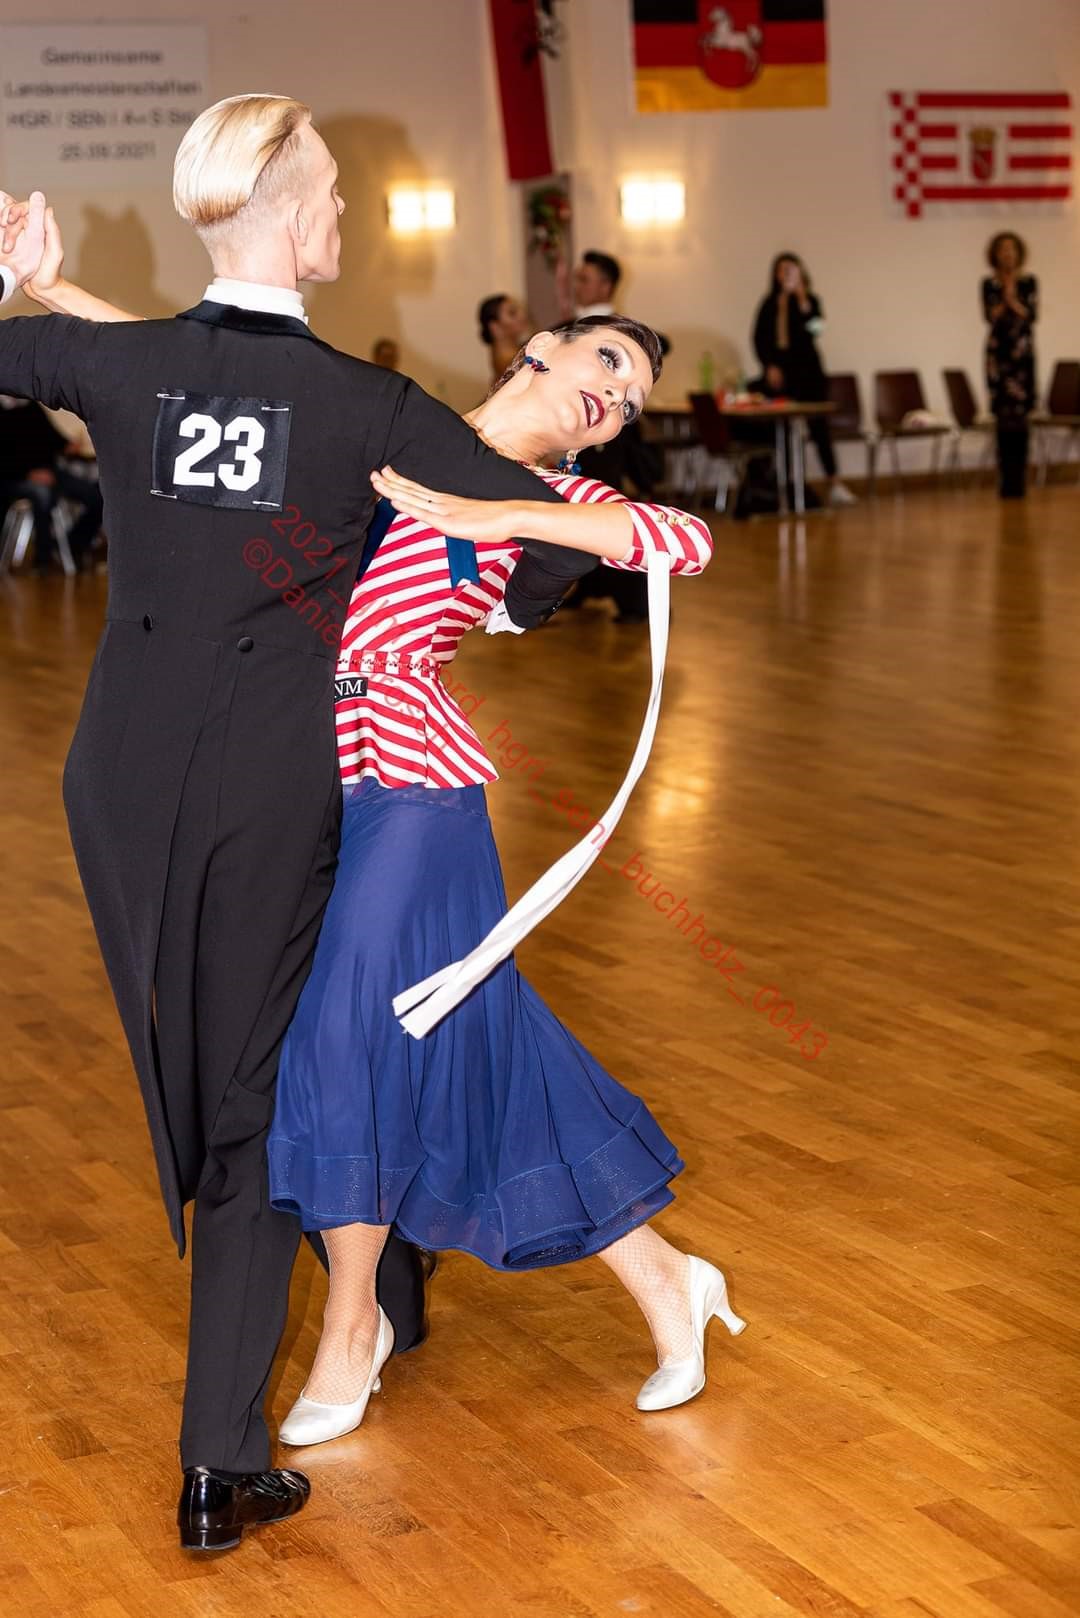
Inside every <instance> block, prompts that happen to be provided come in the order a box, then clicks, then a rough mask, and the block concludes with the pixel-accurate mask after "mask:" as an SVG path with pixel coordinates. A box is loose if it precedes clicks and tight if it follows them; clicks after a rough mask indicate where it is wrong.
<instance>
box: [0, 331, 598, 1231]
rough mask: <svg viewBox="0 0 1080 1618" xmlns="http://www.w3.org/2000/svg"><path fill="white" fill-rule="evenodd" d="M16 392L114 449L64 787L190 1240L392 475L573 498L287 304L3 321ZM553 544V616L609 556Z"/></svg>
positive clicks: (263, 1029) (308, 827)
mask: <svg viewBox="0 0 1080 1618" xmlns="http://www.w3.org/2000/svg"><path fill="white" fill-rule="evenodd" d="M0 390H2V391H4V392H7V393H14V394H22V395H25V396H27V397H31V398H36V399H40V400H42V401H43V402H44V403H46V404H48V405H50V406H54V407H61V406H62V407H64V408H66V409H69V410H73V411H74V412H75V413H76V414H77V415H79V416H81V417H82V418H83V420H84V421H85V422H86V423H87V425H88V426H89V429H90V432H91V435H92V437H93V441H94V444H95V447H96V449H97V453H98V459H99V464H100V468H101V484H102V489H103V492H104V496H105V524H106V527H107V530H108V534H109V605H108V612H107V619H106V623H105V626H104V632H103V634H102V637H101V640H100V643H99V645H98V648H97V653H96V656H95V658H94V662H93V667H92V669H91V672H90V679H89V685H88V688H87V692H86V698H85V702H84V705H83V709H82V714H81V717H80V719H79V723H78V728H77V730H76V732H75V736H74V739H73V742H72V745H71V750H70V753H69V755H68V760H67V765H66V769H65V775H64V801H65V805H66V808H67V813H68V819H69V823H70V828H71V836H72V842H73V845H74V849H75V855H76V859H77V862H78V867H79V872H80V875H81V878H82V881H83V885H84V888H85V891H86V896H87V900H88V902H89V906H90V910H91V914H92V916H93V920H94V925H95V927H96V930H97V935H98V939H99V942H100V945H101V950H102V954H103V956H104V959H105V964H106V967H107V970H108V974H109V978H110V981H111V983H112V987H113V990H114V993H115V995H116V1001H117V1005H118V1008H119V1011H120V1016H121V1019H122V1022H123V1026H124V1030H125V1033H126V1035H127V1038H128V1042H129V1044H130V1047H131V1053H132V1057H133V1059H134V1063H135V1068H136V1071H137V1073H138V1077H139V1083H140V1086H141V1088H142V1094H143V1100H144V1102H145V1106H146V1113H147V1118H148V1120H149V1125H150V1135H151V1139H152V1141H153V1146H154V1151H155V1154H156V1157H157V1165H158V1172H159V1175H160V1180H161V1187H162V1192H163V1195H164V1200H165V1205H166V1208H167V1211H168V1215H169V1220H170V1223H171V1226H172V1230H173V1234H174V1236H175V1238H176V1241H177V1243H178V1245H179V1246H180V1249H181V1251H183V1247H184V1241H185V1236H184V1222H183V1214H182V1209H183V1205H184V1203H185V1202H186V1201H188V1200H189V1199H190V1198H191V1197H192V1196H194V1195H195V1193H196V1190H197V1188H198V1185H199V1182H200V1176H201V1175H202V1174H203V1172H204V1165H205V1163H206V1158H207V1142H208V1140H209V1138H210V1133H211V1130H212V1129H213V1126H214V1123H215V1119H216V1118H217V1116H218V1113H219V1109H220V1108H221V1104H222V1100H223V1097H224V1096H225V1093H226V1089H227V1087H228V1086H229V1085H230V1083H231V1082H233V1081H234V1080H235V1081H236V1082H237V1083H238V1084H239V1085H240V1086H241V1088H243V1087H244V1086H245V1085H251V1086H252V1087H253V1088H256V1089H259V1088H261V1087H262V1085H263V1081H262V1080H259V1081H258V1083H257V1084H256V1082H255V1080H254V1079H253V1078H252V1075H254V1074H257V1073H259V1072H260V1071H261V1069H262V1068H263V1067H265V1065H266V1063H267V1061H268V1060H272V1063H273V1065H276V1048H277V1045H278V1044H279V1043H280V1038H281V1036H282V1035H283V1033H284V1030H285V1028H286V1027H287V1025H288V1021H289V1018H290V1016H291V1012H292V1009H293V1007H294V1005H295V1001H296V998H297V996H298V994H299V991H300V988H301V986H302V983H303V979H304V976H305V975H306V971H307V968H308V967H309V966H310V956H311V951H312V949H313V948H314V941H315V935H316V934H317V931H318V921H319V917H320V916H321V906H322V904H324V903H325V899H326V896H327V895H328V892H329V885H330V880H331V877H332V870H333V861H334V855H335V851H336V837H337V829H338V817H339V782H338V765H337V757H336V750H335V735H334V704H333V697H334V683H333V682H334V666H335V659H336V655H337V644H338V637H339V633H340V626H341V623H342V620H343V616H344V605H345V603H346V602H347V601H348V598H349V593H350V587H351V585H352V582H353V575H354V573H355V569H356V565H357V560H358V558H359V556H360V552H361V547H362V543H363V539H364V534H365V530H366V529H367V526H368V522H369V519H370V516H371V512H372V507H373V500H374V495H373V491H372V489H371V485H370V481H369V474H370V472H371V471H372V469H373V468H375V467H379V466H382V465H384V464H385V463H387V462H390V463H392V464H393V465H394V467H395V468H396V469H397V470H398V471H400V472H402V473H403V474H405V475H407V476H409V477H412V478H415V479H417V480H420V481H423V482H426V483H428V484H430V485H433V486H435V487H437V488H440V489H446V490H448V491H451V492H453V493H457V494H462V495H471V496H481V497H483V496H486V497H489V498H531V499H549V498H551V499H555V498H557V496H556V495H555V494H554V492H553V491H551V490H550V489H548V488H547V487H546V486H545V485H544V484H543V483H542V482H541V481H540V480H539V479H537V478H535V477H534V476H533V475H532V474H530V473H529V472H528V471H527V470H525V469H524V468H523V467H520V466H517V465H515V464H514V463H513V462H511V461H508V460H507V459H505V458H500V457H499V456H497V455H495V454H494V453H493V452H491V451H490V450H488V449H487V448H485V446H484V445H482V444H481V443H480V441H479V440H478V439H477V437H476V434H475V433H474V432H473V431H472V430H471V429H470V428H469V427H468V426H467V425H466V424H465V423H463V422H462V421H461V420H460V419H459V418H458V417H457V416H456V415H454V414H453V413H452V412H451V411H450V410H448V409H447V408H446V407H445V406H443V405H440V404H438V403H436V402H435V401H434V400H432V399H430V398H428V397H427V395H426V394H425V393H424V392H423V391H422V390H421V389H420V388H419V387H418V386H417V385H416V384H415V383H413V382H410V381H409V380H407V379H406V378H404V377H401V376H398V375H395V374H393V373H391V372H388V371H384V370H381V369H379V368H377V367H375V366H371V365H368V364H366V363H364V362H363V361H360V360H357V359H354V358H352V357H350V356H348V355H345V354H342V353H339V352H338V351H336V350H335V349H333V348H331V347H329V346H328V345H327V344H325V343H323V342H321V341H319V340H318V339H316V338H315V337H314V336H313V335H312V334H311V332H310V331H309V330H308V328H307V327H306V326H305V325H304V323H303V322H302V321H300V320H295V319H292V318H290V317H287V316H277V315H266V314H256V313H251V312H247V311H242V310H239V309H235V308H226V307H224V306H221V305H217V304H212V303H204V304H200V305H199V306H198V307H197V308H195V309H192V310H190V311H188V312H187V313H186V314H184V315H181V316H178V317H176V318H174V319H171V320H161V321H147V322H139V323H121V324H115V325H111V324H105V325H99V324H97V323H93V322H84V321H79V320H75V319H71V318H69V317H66V316H59V315H52V316H45V317H35V318H29V319H27V318H16V319H7V320H3V321H0ZM253 423H254V424H255V425H254V426H253V425H252V424H253ZM282 423H285V424H286V425H285V426H282V425H281V424H282ZM528 543H529V544H531V542H528ZM529 565H534V566H535V569H536V571H535V573H534V575H533V579H532V586H531V588H530V586H529V567H528V566H527V565H526V563H525V561H524V559H523V563H522V567H523V569H524V571H523V574H522V586H521V588H522V592H523V593H522V600H523V602H528V603H529V606H530V607H532V608H534V609H537V615H538V610H539V609H538V607H537V603H538V602H542V598H543V597H544V595H545V593H546V592H550V595H551V597H552V599H553V598H554V597H557V595H558V594H560V593H561V590H562V589H563V588H565V585H566V583H567V582H568V581H569V579H570V578H571V577H573V576H574V574H575V573H577V572H580V571H582V570H583V569H584V568H586V567H588V566H589V565H590V559H589V558H588V557H585V556H582V555H579V554H577V553H573V552H565V551H559V550H558V548H556V547H535V556H534V563H533V564H529ZM538 580H539V583H537V581H538ZM547 604H548V605H550V604H551V602H550V600H549V601H548V603H547ZM523 616H524V608H523ZM290 945H291V947H292V955H291V956H290V955H289V949H290ZM283 960H284V961H285V962H286V964H287V970H286V971H285V972H284V973H283V971H282V962H283ZM389 1014H390V1012H389V1007H388V1008H387V1015H389Z"/></svg>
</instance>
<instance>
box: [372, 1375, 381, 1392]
mask: <svg viewBox="0 0 1080 1618" xmlns="http://www.w3.org/2000/svg"><path fill="white" fill-rule="evenodd" d="M381 1387H382V1377H381V1376H377V1377H376V1378H375V1380H374V1382H373V1383H372V1384H371V1391H372V1393H378V1391H379V1389H380V1388H381Z"/></svg>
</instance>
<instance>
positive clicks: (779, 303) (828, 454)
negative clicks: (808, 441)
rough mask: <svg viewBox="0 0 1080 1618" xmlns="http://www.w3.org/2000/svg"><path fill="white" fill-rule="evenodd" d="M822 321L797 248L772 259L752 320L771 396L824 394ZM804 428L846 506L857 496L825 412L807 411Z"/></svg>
mask: <svg viewBox="0 0 1080 1618" xmlns="http://www.w3.org/2000/svg"><path fill="white" fill-rule="evenodd" d="M824 324H825V320H824V317H823V315H822V312H821V300H820V299H819V298H818V297H817V295H816V293H814V292H812V291H811V289H810V277H809V275H808V274H807V271H806V266H805V265H804V264H803V261H802V259H801V258H799V257H798V255H797V254H795V253H780V254H778V255H777V257H776V258H774V259H773V263H772V270H771V271H770V274H769V290H768V292H767V293H766V294H765V297H764V298H763V299H762V301H761V305H760V307H759V308H758V312H757V320H756V321H755V322H754V348H755V350H756V351H757V357H758V359H759V360H760V361H761V364H762V367H763V368H764V372H765V376H764V383H763V391H764V392H765V394H766V395H767V396H768V397H769V398H772V399H777V398H787V399H798V400H800V401H802V402H804V403H810V402H811V401H815V400H824V399H827V398H828V393H829V389H828V384H827V382H826V380H825V368H824V366H823V365H822V363H821V355H820V354H819V353H818V348H817V337H818V336H819V334H820V332H821V330H822V328H823V326H824ZM807 430H808V432H809V434H810V437H811V438H812V439H813V441H814V448H815V449H816V450H817V453H818V460H819V461H820V462H821V470H822V471H823V472H824V474H825V476H826V478H827V479H828V484H829V504H830V505H833V506H850V505H853V504H854V501H855V496H854V495H853V494H852V492H851V490H850V489H849V488H848V487H847V484H846V483H841V481H840V479H839V478H838V477H837V475H836V456H835V454H834V453H833V446H832V435H831V434H830V432H829V423H828V420H827V419H826V417H824V416H811V417H810V418H809V419H808V421H807Z"/></svg>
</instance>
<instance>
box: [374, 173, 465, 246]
mask: <svg viewBox="0 0 1080 1618" xmlns="http://www.w3.org/2000/svg"><path fill="white" fill-rule="evenodd" d="M386 210H387V215H388V217H389V220H390V229H391V230H392V231H393V232H394V235H395V236H416V235H419V234H420V232H421V231H433V230H452V229H453V228H454V219H455V211H454V193H453V192H452V191H451V190H449V188H448V187H447V186H444V185H426V186H396V187H395V188H394V190H393V191H391V192H389V194H388V195H387V198H386Z"/></svg>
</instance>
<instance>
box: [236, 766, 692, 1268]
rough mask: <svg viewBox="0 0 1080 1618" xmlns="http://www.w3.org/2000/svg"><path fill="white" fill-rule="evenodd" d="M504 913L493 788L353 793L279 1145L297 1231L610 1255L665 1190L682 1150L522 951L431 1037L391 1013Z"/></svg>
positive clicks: (294, 1033) (278, 1161)
mask: <svg viewBox="0 0 1080 1618" xmlns="http://www.w3.org/2000/svg"><path fill="white" fill-rule="evenodd" d="M505 912H506V896H505V893H504V890H503V885H502V874H501V872H500V870H499V863H498V855H497V853H496V851H495V845H494V840H493V838H492V835H491V825H490V821H489V819H488V815H487V806H486V802H485V798H484V791H483V788H482V787H459V788H447V789H441V788H430V787H397V788H385V787H381V786H379V785H378V784H377V783H376V782H374V781H372V780H365V781H363V782H361V783H360V785H359V786H357V787H354V788H351V789H349V790H347V791H346V795H345V804H344V815H343V822H342V840H341V852H340V856H339V863H338V871H337V877H336V880H335V885H334V890H333V893H332V895H331V898H330V903H329V905H328V906H327V909H326V914H325V917H324V920H323V926H322V932H321V933H320V936H319V943H318V947H317V950H316V954H315V962H314V965H313V967H312V971H311V975H310V977H309V978H308V981H307V983H306V984H305V986H304V990H303V993H302V994H301V996H300V1001H299V1004H298V1006H297V1010H296V1014H295V1016H294V1018H293V1022H292V1025H291V1027H290V1029H289V1032H288V1035H287V1036H286V1040H285V1044H284V1046H283V1049H282V1053H281V1061H280V1064H279V1070H278V1085H277V1098H276V1104H275V1114H274V1122H273V1127H272V1129H271V1133H270V1140H269V1147H268V1153H269V1173H270V1197H271V1202H272V1203H273V1206H274V1207H275V1208H278V1209H280V1210H282V1211H285V1212H288V1213H291V1214H294V1215H295V1216H297V1217H298V1218H299V1219H300V1221H301V1224H302V1226H303V1228H304V1229H305V1230H309V1231H312V1230H331V1229H334V1228H335V1227H337V1226H341V1225H348V1224H358V1223H359V1224H372V1225H376V1224H377V1225H392V1226H393V1227H394V1228H395V1230H396V1231H397V1232H398V1234H399V1235H401V1236H404V1237H405V1238H406V1239H407V1240H409V1241H413V1242H416V1243H417V1244H418V1245H419V1246H422V1247H428V1248H431V1249H433V1250H435V1251H440V1250H444V1249H454V1250H458V1251H462V1252H468V1253H472V1254H473V1255H474V1256H475V1257H477V1258H479V1259H481V1260H482V1261H483V1262H484V1263H485V1264H487V1265H489V1266H490V1267H491V1268H492V1269H499V1270H524V1269H535V1268H539V1267H542V1266H545V1265H551V1264H565V1263H567V1262H569V1261H571V1260H574V1259H578V1258H587V1257H588V1256H589V1255H590V1254H593V1253H598V1252H600V1251H602V1249H603V1248H605V1247H607V1246H609V1245H610V1243H611V1242H613V1241H616V1240H617V1239H618V1238H619V1237H620V1236H623V1235H625V1234H626V1233H627V1232H628V1231H630V1230H632V1229H634V1228H635V1227H636V1226H637V1225H640V1224H643V1223H645V1221H647V1220H649V1219H651V1218H652V1217H653V1216H654V1215H655V1214H656V1213H658V1212H659V1211H660V1210H661V1209H662V1208H665V1207H666V1206H667V1205H668V1204H669V1203H670V1202H671V1201H672V1200H673V1197H672V1192H671V1191H670V1189H669V1183H670V1181H671V1180H672V1179H673V1178H674V1177H675V1175H677V1174H678V1173H680V1172H681V1170H682V1168H683V1166H684V1165H683V1161H682V1158H681V1157H680V1155H679V1153H678V1151H677V1149H676V1147H675V1146H674V1145H673V1144H672V1142H671V1141H670V1140H669V1139H668V1137H667V1136H666V1135H665V1133H664V1131H663V1130H662V1129H661V1128H660V1125H659V1124H658V1123H657V1122H656V1119H655V1118H654V1117H653V1116H652V1114H651V1113H650V1111H649V1109H648V1107H647V1106H646V1105H645V1103H644V1101H642V1100H641V1098H640V1097H638V1096H636V1095H634V1094H633V1093H632V1092H631V1091H629V1090H627V1089H626V1088H625V1087H624V1086H623V1085H621V1084H620V1083H619V1082H618V1081H617V1080H616V1079H614V1078H612V1076H611V1075H610V1074H609V1073H608V1072H606V1071H605V1069H604V1068H602V1067H601V1066H600V1064H599V1063H598V1062H597V1061H596V1059H595V1058H594V1057H593V1056H592V1055H591V1054H590V1053H589V1052H588V1051H587V1050H586V1049H585V1047H584V1046H583V1045H581V1044H580V1043H579V1042H578V1040H576V1039H575V1038H574V1036H573V1034H571V1033H570V1031H569V1029H567V1028H566V1027H564V1025H563V1024H562V1023H561V1022H560V1021H559V1019H558V1018H557V1017H556V1016H555V1014H554V1012H553V1011H552V1010H551V1009H550V1007H549V1006H547V1005H546V1004H545V1003H544V1001H543V1000H542V999H541V998H540V996H539V995H538V994H537V993H536V991H535V989H533V988H532V986H531V985H530V984H529V983H528V982H527V981H526V980H525V979H524V978H522V977H521V976H520V974H519V973H518V970H517V967H516V965H515V963H514V961H513V959H512V958H511V959H510V960H507V961H504V962H503V963H502V964H501V965H500V966H499V967H497V968H496V969H495V971H493V972H492V973H491V974H490V975H489V977H488V978H486V979H485V980H484V982H483V983H481V984H480V985H479V986H478V987H477V988H476V989H474V990H473V992H472V993H471V994H470V995H469V996H468V997H467V999H465V1000H464V1001H463V1002H462V1003H461V1005H460V1006H458V1007H457V1008H456V1010H455V1011H453V1012H451V1014H450V1015H449V1016H448V1017H445V1018H444V1019H443V1020H442V1022H440V1023H439V1024H437V1025H436V1027H435V1028H433V1029H432V1031H431V1032H430V1033H429V1034H428V1035H426V1036H425V1037H424V1038H423V1039H420V1040H416V1039H413V1038H412V1036H411V1035H409V1034H407V1033H406V1032H405V1030H404V1029H403V1028H402V1027H401V1025H400V1023H399V1022H398V1021H397V1019H396V1018H395V1016H394V1014H393V1006H392V1002H393V998H394V995H395V994H397V993H398V992H399V991H400V990H402V989H405V988H407V987H408V986H409V985H410V984H412V983H417V982H419V981H421V980H422V979H423V978H425V977H427V976H429V975H430V974H431V973H432V972H435V971H436V970H438V969H439V968H440V967H443V966H445V965H446V964H447V962H448V961H452V960H459V959H460V958H461V957H462V956H463V955H466V954H467V953H468V951H469V950H470V949H472V947H473V946H474V945H475V944H477V943H479V941H480V939H481V938H483V937H484V936H485V934H486V933H487V932H488V931H489V930H490V929H491V927H493V926H494V925H495V923H496V922H497V921H498V920H499V919H500V917H501V916H503V915H504V914H505Z"/></svg>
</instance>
